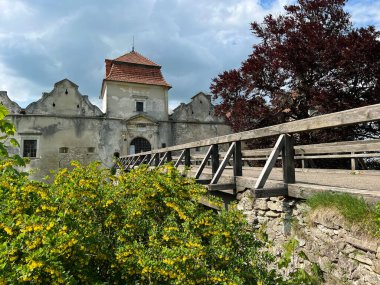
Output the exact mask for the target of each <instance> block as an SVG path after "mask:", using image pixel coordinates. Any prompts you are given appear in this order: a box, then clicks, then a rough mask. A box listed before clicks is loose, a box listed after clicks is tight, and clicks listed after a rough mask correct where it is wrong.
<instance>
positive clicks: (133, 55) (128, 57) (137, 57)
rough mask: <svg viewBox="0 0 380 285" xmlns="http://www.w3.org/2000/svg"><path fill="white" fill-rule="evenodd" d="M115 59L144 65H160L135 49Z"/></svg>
mask: <svg viewBox="0 0 380 285" xmlns="http://www.w3.org/2000/svg"><path fill="white" fill-rule="evenodd" d="M114 61H121V62H127V63H135V64H143V65H149V66H159V65H158V64H156V63H154V62H153V61H151V60H150V59H147V58H146V57H145V56H143V55H141V54H139V53H138V52H135V51H131V52H129V53H126V54H124V55H122V56H119V57H118V58H115V59H114Z"/></svg>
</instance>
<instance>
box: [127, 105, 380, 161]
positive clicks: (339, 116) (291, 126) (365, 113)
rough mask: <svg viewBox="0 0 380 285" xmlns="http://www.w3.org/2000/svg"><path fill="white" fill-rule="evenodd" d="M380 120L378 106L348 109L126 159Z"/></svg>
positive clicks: (379, 108) (144, 153) (379, 107)
mask: <svg viewBox="0 0 380 285" xmlns="http://www.w3.org/2000/svg"><path fill="white" fill-rule="evenodd" d="M378 120H380V104H375V105H369V106H364V107H360V108H355V109H350V110H346V111H341V112H335V113H330V114H326V115H320V116H316V117H311V118H307V119H302V120H296V121H291V122H287V123H283V124H278V125H274V126H269V127H265V128H260V129H255V130H251V131H245V132H240V133H235V134H230V135H225V136H219V137H214V138H210V139H204V140H199V141H195V142H190V143H185V144H181V145H176V146H171V147H166V148H160V149H154V150H151V151H147V152H140V153H138V154H130V155H127V156H126V157H132V156H141V155H146V154H155V153H164V152H168V151H179V150H183V149H189V148H196V147H207V146H210V145H214V144H225V143H232V142H236V141H245V140H250V139H258V138H265V137H271V136H276V135H281V134H293V133H300V132H307V131H313V130H320V129H327V128H333V127H340V126H347V125H354V124H359V123H366V122H371V121H378Z"/></svg>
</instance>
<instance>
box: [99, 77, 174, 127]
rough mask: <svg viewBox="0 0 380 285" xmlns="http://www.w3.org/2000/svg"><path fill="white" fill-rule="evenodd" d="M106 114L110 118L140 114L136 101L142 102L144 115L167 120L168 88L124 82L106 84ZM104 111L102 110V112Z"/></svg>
mask: <svg viewBox="0 0 380 285" xmlns="http://www.w3.org/2000/svg"><path fill="white" fill-rule="evenodd" d="M105 88H106V94H105V95H104V98H105V100H107V102H106V104H105V106H106V110H105V111H106V113H107V116H108V117H111V118H130V117H132V116H135V115H138V114H140V112H137V111H136V101H140V102H144V113H145V114H146V115H148V116H150V117H152V118H154V119H155V120H168V90H167V89H168V88H167V87H162V86H154V85H143V84H133V83H125V82H114V81H107V82H106V87H105ZM103 111H104V110H103Z"/></svg>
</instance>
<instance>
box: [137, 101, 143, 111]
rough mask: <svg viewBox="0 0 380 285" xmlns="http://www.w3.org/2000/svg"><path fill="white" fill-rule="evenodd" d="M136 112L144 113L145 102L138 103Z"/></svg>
mask: <svg viewBox="0 0 380 285" xmlns="http://www.w3.org/2000/svg"><path fill="white" fill-rule="evenodd" d="M136 111H137V112H144V102H140V101H137V102H136Z"/></svg>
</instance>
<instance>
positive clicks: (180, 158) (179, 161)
mask: <svg viewBox="0 0 380 285" xmlns="http://www.w3.org/2000/svg"><path fill="white" fill-rule="evenodd" d="M185 151H186V149H184V150H183V151H182V152H181V154H180V156H179V158H178V159H177V161H176V162H175V164H174V167H178V166H179V164H180V163H181V161H182V159H184V158H185Z"/></svg>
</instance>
